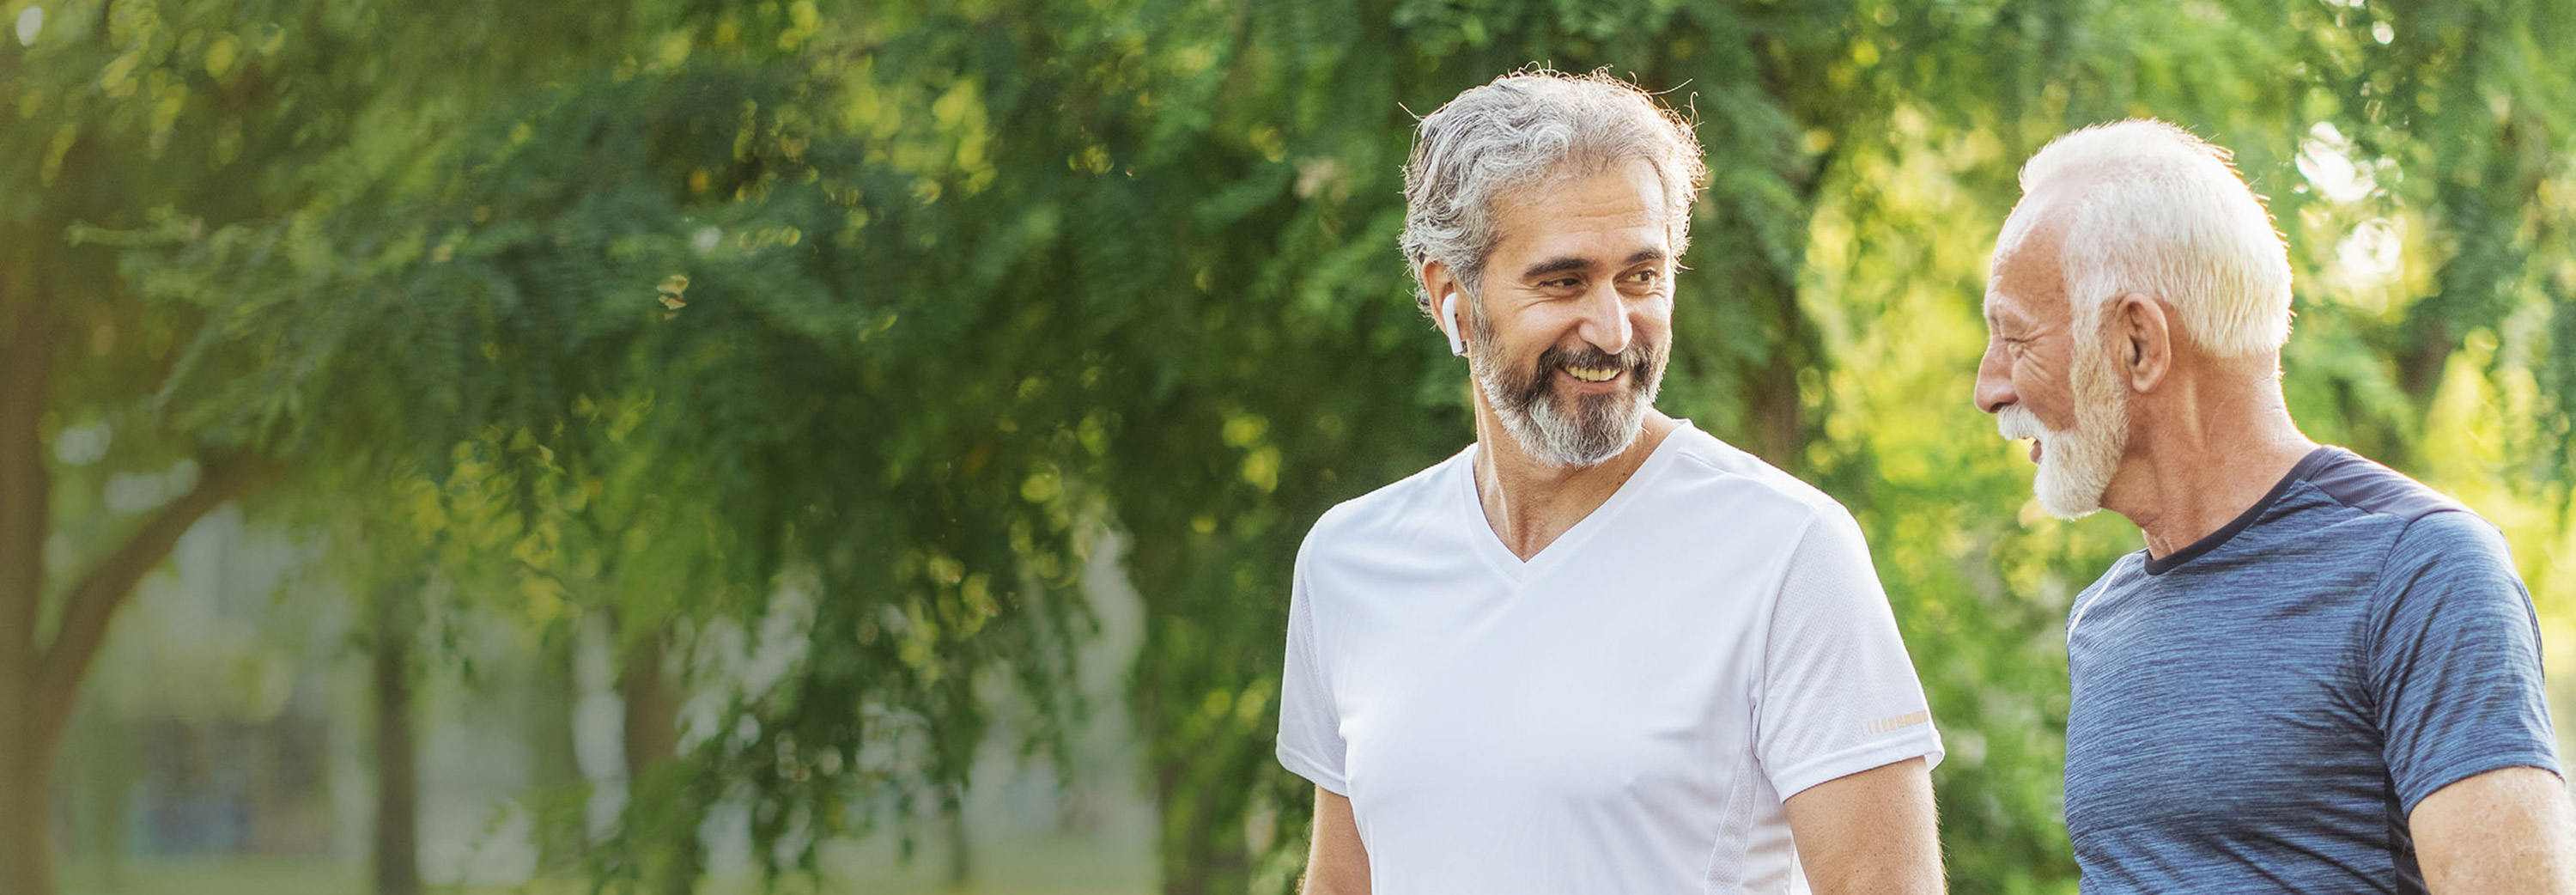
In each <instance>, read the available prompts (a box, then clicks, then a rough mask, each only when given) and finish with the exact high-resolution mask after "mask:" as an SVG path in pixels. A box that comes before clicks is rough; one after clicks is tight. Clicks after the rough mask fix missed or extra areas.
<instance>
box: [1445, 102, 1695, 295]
mask: <svg viewBox="0 0 2576 895" xmlns="http://www.w3.org/2000/svg"><path fill="white" fill-rule="evenodd" d="M1631 158H1642V159H1645V160H1647V161H1648V162H1650V163H1652V164H1653V165H1654V166H1655V174H1656V176H1657V177H1659V178H1661V179H1662V181H1663V184H1664V200H1665V204H1664V209H1665V217H1664V220H1665V222H1666V226H1667V227H1669V228H1670V230H1671V239H1672V251H1673V256H1674V257H1676V258H1678V257H1680V256H1681V253H1682V250H1684V249H1687V248H1689V247H1690V206H1691V200H1692V199H1693V198H1694V197H1696V196H1697V195H1698V194H1699V189H1700V186H1701V185H1702V184H1703V183H1705V182H1706V181H1707V179H1708V167H1707V165H1706V164H1705V163H1704V162H1702V161H1701V160H1700V146H1699V138H1698V137H1696V136H1694V135H1693V134H1692V133H1691V125H1690V122H1689V120H1687V119H1685V118H1683V117H1682V116H1681V115H1680V114H1679V113H1676V112H1674V111H1672V110H1670V109H1666V108H1664V107H1663V106H1661V105H1659V104H1657V103H1656V102H1655V99H1654V97H1653V96H1652V95H1650V94H1648V93H1647V92H1645V91H1644V90H1640V89H1638V88H1637V86H1636V85H1634V84H1630V83H1628V82H1627V81H1623V80H1620V79H1619V78H1616V77H1612V76H1611V75H1610V74H1609V72H1608V70H1606V69H1604V70H1601V71H1595V72H1593V73H1591V74H1586V75H1569V74H1566V73H1564V72H1559V71H1554V70H1550V69H1544V68H1533V69H1529V70H1525V71H1521V72H1516V73H1513V74H1508V75H1504V76H1502V77H1499V78H1495V79H1494V82H1493V83H1491V84H1487V85H1485V86H1482V87H1477V88H1474V89H1472V90H1469V91H1467V92H1465V93H1461V94H1458V97H1457V98H1456V99H1452V100H1450V101H1449V103H1448V104H1447V105H1444V106H1441V107H1440V108H1439V109H1438V110H1437V111H1434V112H1432V113H1431V114H1429V115H1425V116H1423V117H1422V121H1421V124H1420V126H1419V128H1418V130H1417V131H1416V133H1415V136H1414V140H1413V157H1412V159H1411V160H1409V161H1407V162H1406V163H1405V165H1404V205H1405V209H1404V235H1403V236H1402V237H1401V238H1400V239H1399V245H1400V246H1401V247H1402V248H1403V250H1404V259H1405V260H1406V261H1408V262H1411V267H1412V269H1413V277H1414V287H1415V288H1414V290H1413V300H1414V304H1415V305H1416V306H1418V307H1419V308H1420V309H1421V311H1422V313H1423V315H1424V316H1426V317H1427V316H1431V314H1432V309H1431V294H1430V293H1429V292H1428V291H1427V287H1426V286H1425V284H1423V283H1422V266H1423V265H1424V264H1425V263H1428V262H1431V261H1439V262H1441V263H1442V264H1445V265H1447V266H1448V268H1449V270H1450V272H1451V273H1452V274H1453V275H1454V276H1456V277H1457V278H1458V283H1459V287H1460V288H1462V289H1465V290H1466V291H1467V295H1468V297H1470V298H1474V297H1475V296H1476V288H1477V285H1478V283H1479V278H1480V277H1482V276H1483V274H1484V268H1485V258H1486V256H1488V255H1490V254H1491V253H1492V252H1493V249H1494V245H1495V244H1496V243H1498V242H1501V241H1502V234H1500V233H1497V232H1495V230H1494V196H1495V195H1496V194H1497V193H1500V192H1501V191H1503V190H1504V189H1506V188H1511V187H1524V186H1530V185H1533V184H1539V183H1545V182H1551V181H1554V180H1558V179H1563V178H1566V177H1572V176H1579V175H1583V174H1589V173H1592V172H1594V171H1598V170H1600V169H1601V168H1603V167H1606V166H1608V165H1610V164H1611V163H1613V162H1618V161H1621V160H1625V159H1631ZM1467 304H1468V306H1469V307H1470V308H1474V307H1475V306H1476V305H1477V304H1478V303H1477V302H1474V301H1470V302H1468V303H1467ZM1469 318H1470V319H1471V320H1482V319H1483V315H1482V313H1481V312H1480V311H1474V310H1471V311H1470V312H1469Z"/></svg>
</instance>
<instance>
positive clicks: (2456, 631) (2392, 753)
mask: <svg viewBox="0 0 2576 895" xmlns="http://www.w3.org/2000/svg"><path fill="white" fill-rule="evenodd" d="M2375 600H2376V603H2377V605H2376V606H2375V608H2374V613H2375V618H2374V628H2375V629H2374V631H2373V632H2372V637H2371V648H2370V660H2369V661H2370V666H2369V675H2370V689H2371V693H2370V697H2371V702H2372V704H2373V706H2374V711H2375V714H2376V721H2377V723H2378V726H2379V729H2380V731H2381V732H2382V734H2383V735H2384V736H2385V742H2384V746H2383V748H2384V753H2383V758H2384V759H2385V760H2386V762H2387V764H2388V772H2389V777H2390V780H2391V782H2392V783H2393V784H2394V785H2395V787H2396V795H2397V797H2398V801H2399V804H2400V806H2401V807H2403V808H2404V809H2405V810H2406V811H2408V812H2410V813H2411V812H2413V811H2414V810H2415V809H2416V808H2418V807H2420V805H2421V804H2422V802H2423V801H2424V800H2425V799H2426V798H2427V797H2428V796H2430V795H2431V794H2432V793H2433V792H2435V791H2437V790H2440V789H2443V788H2445V787H2448V786H2451V785H2453V784H2455V783H2457V782H2459V781H2462V780H2466V779H2468V778H2471V777H2475V776H2477V775H2480V774H2484V773H2487V772H2489V771H2494V770H2497V769H2500V768H2513V767H2530V768H2539V769H2544V770H2547V771H2552V772H2554V771H2556V770H2557V769H2558V754H2557V753H2558V748H2557V737H2556V734H2555V731H2554V730H2553V728H2552V725H2551V723H2550V720H2549V701H2548V693H2547V689H2546V687H2545V685H2544V682H2543V680H2542V677H2541V658H2540V625H2539V620H2538V618H2537V617H2536V616H2535V615H2534V614H2533V612H2532V605H2531V597H2530V595H2529V594H2528V592H2526V591H2525V590H2524V589H2523V585H2522V579H2521V577H2520V576H2519V575H2517V574H2516V573H2515V571H2514V568H2513V559H2512V556H2511V555H2510V553H2509V552H2508V551H2507V549H2506V547H2505V544H2504V538H2503V537H2502V536H2501V535H2500V534H2498V533H2497V532H2496V530H2495V529H2494V527H2493V526H2490V525H2488V524H2487V523H2486V522H2485V520H2482V519H2479V518H2478V517H2476V516H2474V515H2471V514H2468V513H2463V512H2437V513H2433V514H2430V515H2427V516H2424V517H2422V518H2419V519H2417V520H2415V521H2414V522H2413V523H2412V524H2410V525H2409V526H2408V527H2407V529H2406V532H2405V533H2404V534H2403V535H2402V536H2400V537H2399V538H2398V540H2397V543H2396V544H2395V546H2394V547H2392V548H2391V550H2390V552H2389V556H2388V560H2387V565H2386V567H2385V568H2384V569H2383V570H2382V572H2381V582H2380V589H2379V593H2378V594H2377V595H2376V597H2375Z"/></svg>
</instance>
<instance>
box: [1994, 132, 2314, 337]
mask: <svg viewBox="0 0 2576 895" xmlns="http://www.w3.org/2000/svg"><path fill="white" fill-rule="evenodd" d="M2021 187H2022V197H2023V198H2022V202H2021V204H2020V205H2019V206H2018V207H2016V208H2015V209H2014V210H2013V214H2012V217H2011V219H2009V220H2008V221H2006V222H2005V224H2004V230H2003V233H2002V234H2000V236H1999V238H1998V239H1997V240H1996V244H1995V260H1996V263H1997V270H1998V274H1999V275H2000V274H2001V272H2002V268H2003V267H2004V266H2005V263H2006V262H2007V260H2008V257H2009V256H2011V255H2014V254H2016V253H2018V252H2020V251H2022V250H2023V249H2025V248H2028V249H2032V250H2040V251H2052V252H2053V253H2054V254H2055V255H2056V258H2057V261H2058V264H2056V265H2038V266H2039V267H2042V268H2046V267H2056V268H2058V269H2059V270H2060V271H2061V272H2062V274H2061V276H2062V279H2061V280H2060V281H2059V282H2058V283H2056V284H2052V285H2053V286H2054V288H2052V289H2047V290H2042V291H2047V292H2057V293H2059V294H2063V295H2064V296H2065V297H2066V299H2067V300H2068V301H2069V302H2070V303H2071V309H2072V311H2073V314H2074V321H2075V331H2076V332H2077V333H2078V334H2082V335H2083V336H2084V337H2085V339H2086V340H2087V341H2089V340H2090V334H2092V333H2094V332H2097V331H2098V328H2099V326H2100V319H2101V313H2102V308H2103V307H2104V306H2105V305H2106V304H2108V303H2109V302H2111V301H2113V300H2115V299H2117V298H2119V297H2120V296H2122V295H2127V294H2130V293H2138V294H2143V295H2146V296H2148V297H2150V298H2153V299H2155V300H2157V301H2159V302H2162V303H2163V304H2164V305H2165V306H2166V307H2169V308H2171V309H2173V313H2174V316H2175V317H2176V318H2177V322H2178V323H2179V326H2178V327H2177V329H2179V330H2180V331H2181V334H2182V337H2183V339H2184V340H2185V341H2187V342H2188V343H2190V344H2191V345H2193V346H2196V347H2198V348H2200V349H2201V350H2202V351H2205V352H2207V353H2208V354H2210V355H2212V356H2215V357H2220V358H2248V357H2258V356H2270V355H2275V354H2277V353H2278V352H2279V351H2280V349H2281V345H2282V343H2284V342H2286V341H2288V339H2289V335H2290V260H2289V250H2288V248H2287V247H2285V246H2284V245H2283V244H2282V241H2281V235H2280V234H2279V233H2278V232H2276V231H2274V230H2273V229H2272V218H2271V215H2270V214H2269V213H2268V212H2266V211H2265V210H2264V208H2263V202H2262V199H2261V197H2258V196H2256V195H2254V191H2253V190H2251V189H2249V188H2247V187H2246V185H2245V181H2244V179H2243V178H2242V177H2240V176H2238V174H2237V172H2236V169H2235V168H2234V167H2233V166H2231V165H2230V164H2229V154H2228V152H2227V150H2225V149H2222V148H2220V147H2217V146H2214V145H2211V144H2209V143H2208V142H2206V141H2203V140H2201V139H2200V138H2199V137H2195V136H2193V135H2191V133H2190V132H2188V131H2185V130H2183V129H2181V128H2178V127H2174V126H2173V125H2170V124H2166V123H2164V122H2161V121H2150V120H2131V121H2121V122H2116V123H2112V124H2104V125H2097V126H2094V127H2088V128H2085V129H2083V130H2079V131H2076V132H2074V133H2071V134H2067V135H2065V136H2063V137H2059V138H2057V139H2056V140H2055V141H2053V142H2051V143H2049V144H2048V146H2047V148H2044V149H2041V150H2040V151H2039V154H2038V155H2034V156H2032V157H2031V159H2030V162H2029V163H2028V164H2025V165H2023V166H2022V170H2021ZM2025 244H2027V245H2025Z"/></svg>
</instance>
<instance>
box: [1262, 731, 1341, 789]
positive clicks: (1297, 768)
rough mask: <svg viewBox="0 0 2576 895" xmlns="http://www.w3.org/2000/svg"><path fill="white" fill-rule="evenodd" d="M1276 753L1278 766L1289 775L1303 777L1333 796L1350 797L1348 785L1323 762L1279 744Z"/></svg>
mask: <svg viewBox="0 0 2576 895" xmlns="http://www.w3.org/2000/svg"><path fill="white" fill-rule="evenodd" d="M1277 752H1278V756H1279V765H1280V766H1281V767H1284V768H1287V769H1288V771H1289V772H1290V773H1293V774H1296V775H1297V776H1300V777H1304V778H1306V779H1307V781H1309V782H1312V783H1313V784H1315V785H1316V786H1321V787H1323V788H1325V789H1327V790H1330V791H1332V793H1333V794H1334V795H1337V796H1342V797H1344V798H1349V797H1350V794H1351V793H1350V789H1351V787H1350V784H1348V783H1345V782H1343V780H1342V775H1341V774H1338V773H1335V772H1334V771H1333V770H1332V769H1331V768H1329V767H1326V766H1325V765H1324V763H1323V762H1320V761H1316V760H1315V759H1313V758H1310V757H1308V756H1307V755H1306V753H1303V752H1299V751H1297V750H1295V749H1291V748H1289V747H1288V746H1287V745H1286V744H1281V745H1280V746H1279V748H1278V750H1277Z"/></svg>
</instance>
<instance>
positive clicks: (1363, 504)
mask: <svg viewBox="0 0 2576 895" xmlns="http://www.w3.org/2000/svg"><path fill="white" fill-rule="evenodd" d="M1473 458H1474V449H1473V448H1472V447H1471V448H1467V449H1463V450H1460V451H1459V452H1458V453H1455V454H1452V455H1450V456H1449V458H1448V459H1446V460H1442V461H1440V462H1438V463H1434V464H1432V465H1431V466H1429V467H1428V468H1425V469H1423V470H1422V471H1421V472H1417V473H1414V474H1412V475H1409V476H1405V477H1404V478H1402V479H1399V480H1396V481H1394V482H1390V483H1388V484H1385V485H1381V486H1379V487H1378V488H1377V490H1374V491H1370V492H1369V493H1367V494H1362V495H1360V496H1358V497H1354V498H1351V499H1349V500H1345V501H1342V502H1341V503H1338V504H1335V505H1333V508H1332V509H1329V510H1325V511H1324V514H1323V515H1322V516H1319V517H1317V518H1316V519H1315V524H1314V526H1313V527H1311V528H1308V529H1307V530H1306V540H1305V542H1304V543H1303V544H1301V545H1300V546H1299V547H1298V550H1297V560H1298V564H1299V565H1301V566H1303V565H1305V564H1307V563H1309V562H1311V561H1312V559H1311V557H1313V556H1315V555H1318V554H1329V553H1332V552H1334V551H1336V550H1339V549H1342V548H1344V547H1347V546H1351V545H1362V544H1375V543H1384V542H1386V541H1387V540H1388V539H1389V538H1390V537H1394V536H1398V535H1404V536H1406V537H1404V538H1401V539H1406V540H1409V539H1410V536H1411V535H1415V534H1419V530H1420V528H1421V527H1422V526H1423V525H1425V524H1428V523H1430V522H1431V521H1432V520H1435V519H1440V518H1446V517H1447V515H1448V514H1451V513H1454V512H1455V509H1456V504H1457V500H1458V498H1457V494H1456V493H1455V490H1454V489H1456V488H1457V487H1458V482H1457V481H1456V479H1455V477H1456V476H1458V475H1464V474H1467V466H1468V463H1469V462H1470V461H1471V460H1472V459H1473Z"/></svg>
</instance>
